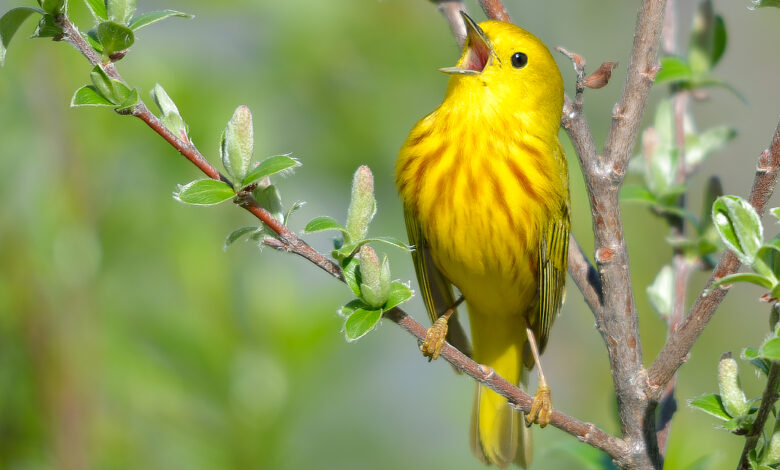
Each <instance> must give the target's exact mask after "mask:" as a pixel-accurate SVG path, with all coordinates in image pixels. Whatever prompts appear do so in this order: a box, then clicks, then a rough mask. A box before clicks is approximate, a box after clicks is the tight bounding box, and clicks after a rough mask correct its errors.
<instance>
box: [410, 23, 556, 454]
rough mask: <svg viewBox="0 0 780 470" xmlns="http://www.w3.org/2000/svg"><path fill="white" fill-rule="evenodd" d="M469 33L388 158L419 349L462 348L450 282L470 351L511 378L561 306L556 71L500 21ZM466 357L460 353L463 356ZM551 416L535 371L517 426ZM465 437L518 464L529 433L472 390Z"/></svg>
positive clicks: (537, 47)
mask: <svg viewBox="0 0 780 470" xmlns="http://www.w3.org/2000/svg"><path fill="white" fill-rule="evenodd" d="M463 18H464V21H465V22H466V26H467V31H468V36H467V38H466V43H465V46H464V49H463V55H462V56H461V58H460V60H459V61H458V63H457V65H456V66H455V67H450V68H445V69H440V70H441V71H442V72H445V73H447V74H450V75H451V78H450V81H449V87H448V88H447V93H446V95H445V97H444V101H443V102H442V104H441V105H440V106H439V107H438V108H437V109H436V110H435V111H433V112H432V113H431V114H429V115H428V116H426V117H424V118H423V119H422V120H421V121H420V122H418V123H417V125H415V126H414V128H413V129H412V131H411V133H410V134H409V137H408V138H407V140H406V142H405V143H404V145H403V147H402V148H401V152H400V155H399V157H398V162H397V164H396V184H397V186H398V191H399V194H400V196H401V199H402V201H403V204H404V211H405V215H406V225H407V231H408V234H409V240H410V242H411V243H412V244H413V245H415V247H416V251H415V253H414V264H415V269H416V271H417V278H418V281H419V284H420V291H421V292H422V296H423V300H424V302H425V305H426V308H427V310H428V313H429V314H430V316H431V319H432V320H435V323H434V326H433V327H431V329H430V330H428V336H427V337H426V340H425V342H424V343H423V346H422V349H423V353H424V354H426V355H427V356H430V357H432V358H433V359H435V358H436V357H437V356H438V354H439V350H440V349H441V346H442V344H443V341H444V335H446V337H447V339H448V340H449V341H450V342H451V343H453V344H454V345H455V346H456V347H460V348H461V349H465V348H467V347H468V346H467V345H468V343H467V341H466V340H465V334H464V332H463V330H462V329H461V327H460V325H459V324H458V323H457V321H456V320H455V319H454V321H453V323H452V325H450V327H449V330H448V327H447V320H448V319H449V318H450V316H451V315H452V314H453V313H454V308H455V307H457V304H458V303H459V302H460V300H461V299H459V300H458V302H456V301H455V299H454V294H453V290H452V285H455V286H456V287H457V288H458V289H459V290H460V292H461V294H462V297H463V298H465V300H466V303H467V305H468V311H469V319H470V324H471V340H472V345H473V354H472V357H473V359H474V360H475V361H477V362H479V363H481V364H485V365H487V366H490V367H492V368H493V369H494V370H495V371H496V372H497V373H498V374H500V375H502V376H503V377H504V378H506V379H507V380H509V381H510V382H513V383H516V384H521V381H522V380H521V379H522V377H523V375H524V374H523V367H524V366H525V367H528V368H531V367H533V365H534V362H536V363H537V366H538V353H539V352H541V351H542V350H543V349H544V347H545V344H546V343H547V338H548V335H549V333H550V327H551V326H552V322H553V320H554V318H555V316H556V315H557V313H558V311H559V310H560V307H561V304H562V301H563V289H564V280H565V275H566V256H567V250H568V241H569V187H568V170H567V167H566V160H565V158H564V155H563V151H562V149H561V145H560V142H559V141H558V127H559V123H560V117H561V108H562V106H563V80H562V79H561V74H560V71H559V70H558V67H557V65H556V64H555V60H554V59H553V57H552V55H551V54H550V52H549V50H548V49H547V47H546V46H545V45H544V43H542V42H541V41H540V40H539V39H537V38H536V37H535V36H533V35H532V34H530V33H528V32H527V31H525V30H523V29H521V28H519V27H517V26H514V25H511V24H508V23H502V22H498V21H486V22H484V23H480V24H479V25H477V24H476V23H475V22H474V21H473V20H472V19H471V18H469V17H468V16H467V15H466V14H463ZM465 352H467V353H468V351H465ZM551 412H552V402H551V399H550V391H549V388H548V387H547V384H546V381H545V380H544V375H543V374H542V373H541V368H539V388H538V391H537V394H536V396H535V397H534V407H533V409H532V410H531V413H530V414H529V416H528V417H527V420H528V422H529V423H530V422H536V423H538V424H540V425H542V426H544V425H546V424H547V423H549V420H550V414H551ZM471 443H472V449H473V450H474V452H475V454H476V455H477V456H478V457H479V458H480V459H482V460H483V461H484V462H486V463H489V464H495V465H498V466H499V467H506V466H507V465H509V464H510V463H513V462H514V463H516V464H518V465H521V466H527V465H528V463H529V462H530V459H531V443H530V433H529V432H528V430H527V429H526V426H524V425H523V416H522V414H521V413H519V412H518V411H516V410H515V409H513V408H512V407H510V406H509V405H508V403H507V401H506V399H504V398H503V397H501V396H500V395H498V394H497V393H495V392H493V391H492V390H490V389H488V388H486V387H484V386H481V385H477V389H476V395H475V397H474V411H473V414H472V424H471Z"/></svg>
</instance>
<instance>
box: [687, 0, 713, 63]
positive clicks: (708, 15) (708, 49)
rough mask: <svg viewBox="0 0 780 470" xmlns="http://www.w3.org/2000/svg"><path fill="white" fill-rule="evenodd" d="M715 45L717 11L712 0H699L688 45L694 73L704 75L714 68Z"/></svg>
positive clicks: (689, 59)
mask: <svg viewBox="0 0 780 470" xmlns="http://www.w3.org/2000/svg"><path fill="white" fill-rule="evenodd" d="M714 45H715V12H714V10H713V7H712V0H704V1H701V2H699V6H698V8H697V9H696V13H695V14H694V17H693V25H692V26H691V38H690V41H689V45H688V63H689V64H690V66H691V70H692V71H693V74H694V75H703V74H706V73H707V72H709V71H710V69H711V68H712V56H713V48H714Z"/></svg>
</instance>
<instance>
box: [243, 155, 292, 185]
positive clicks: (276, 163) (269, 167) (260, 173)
mask: <svg viewBox="0 0 780 470" xmlns="http://www.w3.org/2000/svg"><path fill="white" fill-rule="evenodd" d="M299 166H301V162H299V161H298V160H296V159H295V158H293V157H291V156H289V155H275V156H273V157H268V158H266V159H265V160H263V161H262V162H260V163H259V164H258V165H257V166H256V167H254V168H253V169H252V171H250V172H249V174H247V175H246V177H245V178H244V181H243V182H242V183H241V185H242V186H249V185H250V184H252V183H254V182H255V181H259V180H261V179H263V178H267V177H269V176H272V175H275V174H277V173H281V172H285V171H289V170H292V169H294V168H297V167H299Z"/></svg>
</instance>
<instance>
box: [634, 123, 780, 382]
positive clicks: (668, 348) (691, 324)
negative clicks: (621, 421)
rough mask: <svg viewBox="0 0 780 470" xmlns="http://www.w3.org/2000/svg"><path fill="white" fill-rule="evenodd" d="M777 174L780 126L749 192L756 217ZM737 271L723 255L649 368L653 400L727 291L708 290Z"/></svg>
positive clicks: (731, 259)
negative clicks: (714, 283) (713, 284)
mask: <svg viewBox="0 0 780 470" xmlns="http://www.w3.org/2000/svg"><path fill="white" fill-rule="evenodd" d="M778 171H780V123H778V126H777V129H776V130H775V135H774V137H773V138H772V143H771V145H770V147H769V148H768V149H767V150H764V151H763V152H762V153H761V156H760V157H759V159H758V164H757V165H756V176H755V179H754V180H753V188H752V189H751V191H750V198H749V201H750V203H751V204H752V205H753V207H755V209H756V212H758V213H759V215H761V214H763V213H764V211H765V209H766V204H767V202H768V201H769V197H770V196H771V195H772V192H773V191H774V188H775V185H776V184H777V177H778ZM739 267H740V262H739V260H738V259H737V256H736V255H735V254H734V253H732V252H731V251H726V252H725V253H724V254H723V256H722V257H721V259H720V261H719V262H718V265H717V266H716V267H715V270H714V271H713V273H712V277H710V279H709V281H707V285H706V286H705V288H704V289H703V290H702V291H701V294H699V297H698V298H697V299H696V302H694V304H693V306H692V307H691V309H690V311H689V313H688V316H687V317H686V318H685V320H684V321H683V322H682V324H681V325H680V328H679V329H678V330H677V331H676V332H675V333H673V334H672V335H671V336H670V337H669V339H668V341H667V342H666V344H665V345H664V347H663V349H661V352H659V353H658V356H657V357H656V358H655V360H654V361H653V363H652V365H651V366H650V367H649V368H648V370H647V376H648V377H647V380H648V384H649V386H650V391H651V395H652V396H654V397H658V396H659V395H660V393H661V392H662V390H663V387H664V386H665V385H666V383H667V382H669V380H671V378H672V376H673V375H674V373H675V372H676V371H677V369H679V368H680V366H681V365H682V364H683V362H685V360H686V359H687V357H688V353H689V352H690V350H691V348H692V347H693V344H694V343H695V342H696V340H697V339H698V337H699V335H700V334H701V332H702V331H703V330H704V327H706V326H707V324H708V323H709V321H710V319H712V316H713V315H714V314H715V310H716V309H717V307H718V305H720V303H721V301H722V300H723V298H724V297H725V296H726V294H727V293H728V289H727V288H723V287H719V288H717V289H714V290H713V291H712V292H709V293H708V292H707V289H708V288H709V286H710V285H711V284H712V283H713V282H715V281H716V280H718V279H720V278H722V277H724V276H728V275H729V274H734V273H735V272H737V270H738V269H739Z"/></svg>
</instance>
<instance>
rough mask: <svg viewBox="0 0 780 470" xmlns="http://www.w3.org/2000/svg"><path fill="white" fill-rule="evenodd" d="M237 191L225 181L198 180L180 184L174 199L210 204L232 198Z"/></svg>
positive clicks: (202, 204)
mask: <svg viewBox="0 0 780 470" xmlns="http://www.w3.org/2000/svg"><path fill="white" fill-rule="evenodd" d="M235 195H236V193H234V192H233V190H232V189H231V188H230V186H228V185H227V184H226V183H225V182H224V181H217V180H196V181H193V182H191V183H187V184H186V185H184V186H179V189H178V191H176V192H175V193H174V194H173V197H174V199H176V200H177V201H179V202H183V203H185V204H193V205H196V206H210V205H213V204H219V203H220V202H224V201H227V200H228V199H232V198H233V197H234V196H235Z"/></svg>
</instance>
